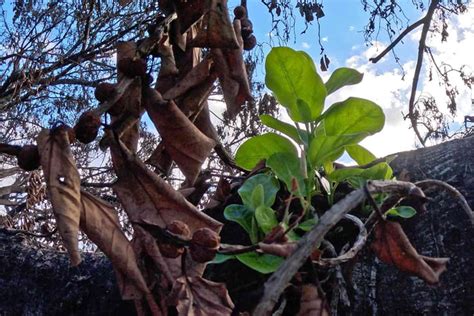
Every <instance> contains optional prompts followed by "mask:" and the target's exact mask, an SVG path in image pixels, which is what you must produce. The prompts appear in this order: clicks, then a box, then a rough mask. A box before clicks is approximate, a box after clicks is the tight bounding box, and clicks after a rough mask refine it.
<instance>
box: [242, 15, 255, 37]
mask: <svg viewBox="0 0 474 316" xmlns="http://www.w3.org/2000/svg"><path fill="white" fill-rule="evenodd" d="M240 27H241V30H240V33H241V34H242V38H247V37H249V36H250V34H252V33H253V25H252V22H250V20H249V19H247V18H243V19H241V20H240Z"/></svg>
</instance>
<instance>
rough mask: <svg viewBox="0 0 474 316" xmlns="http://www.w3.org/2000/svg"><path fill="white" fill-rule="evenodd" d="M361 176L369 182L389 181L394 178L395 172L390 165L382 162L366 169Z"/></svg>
mask: <svg viewBox="0 0 474 316" xmlns="http://www.w3.org/2000/svg"><path fill="white" fill-rule="evenodd" d="M360 176H361V177H363V178H364V179H367V180H389V179H391V178H392V176H393V170H392V168H391V167H390V166H389V165H388V163H386V162H381V163H378V164H376V165H375V166H372V167H370V168H368V169H365V170H364V171H363V172H362V173H361V174H360Z"/></svg>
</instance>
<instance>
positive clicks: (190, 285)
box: [168, 276, 234, 316]
mask: <svg viewBox="0 0 474 316" xmlns="http://www.w3.org/2000/svg"><path fill="white" fill-rule="evenodd" d="M168 302H169V304H172V305H175V306H176V309H177V310H178V315H180V316H201V315H202V316H204V315H231V313H232V309H233V308H234V304H233V303H232V300H231V299H230V296H229V294H228V292H227V289H226V287H225V285H224V284H222V283H215V282H211V281H209V280H206V279H203V278H201V277H190V278H187V279H186V277H184V276H183V277H180V278H179V279H177V280H176V282H175V283H174V285H173V289H172V290H171V293H170V295H169V297H168Z"/></svg>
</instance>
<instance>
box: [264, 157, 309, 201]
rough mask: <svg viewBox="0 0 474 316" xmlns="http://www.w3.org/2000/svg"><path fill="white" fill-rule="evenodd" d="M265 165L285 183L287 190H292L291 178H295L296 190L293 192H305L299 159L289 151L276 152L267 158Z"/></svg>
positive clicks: (302, 194) (300, 193)
mask: <svg viewBox="0 0 474 316" xmlns="http://www.w3.org/2000/svg"><path fill="white" fill-rule="evenodd" d="M267 167H269V168H271V169H272V171H273V172H274V173H275V175H276V176H277V177H278V178H279V179H280V180H281V181H283V182H284V183H285V184H286V187H287V188H288V191H291V190H292V187H293V184H292V181H293V178H294V179H296V182H297V184H298V190H297V191H296V192H293V193H294V194H297V195H300V196H304V193H305V192H306V189H305V183H304V177H303V173H302V171H301V165H300V159H299V158H298V157H297V156H295V155H293V154H290V153H276V154H273V155H271V156H270V158H268V160H267Z"/></svg>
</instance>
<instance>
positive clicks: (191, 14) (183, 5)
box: [175, 0, 208, 33]
mask: <svg viewBox="0 0 474 316" xmlns="http://www.w3.org/2000/svg"><path fill="white" fill-rule="evenodd" d="M207 2H208V1H206V0H188V1H175V7H176V13H177V14H178V22H179V25H180V30H181V33H185V32H186V31H187V30H188V29H189V28H190V27H191V26H192V25H193V24H194V23H196V22H197V21H198V20H199V19H201V17H202V16H203V14H204V13H205V12H206V9H207V7H206V6H208V3H207Z"/></svg>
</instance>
